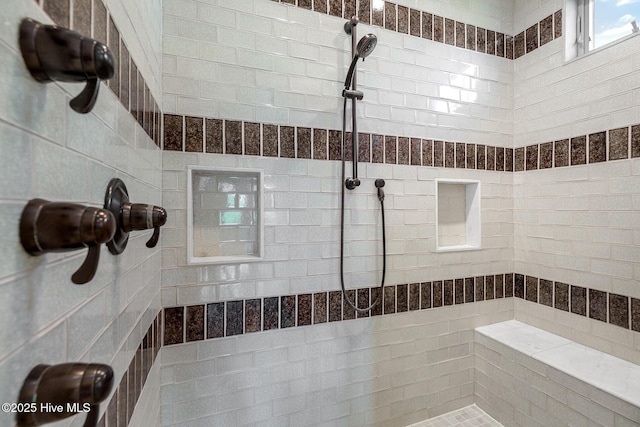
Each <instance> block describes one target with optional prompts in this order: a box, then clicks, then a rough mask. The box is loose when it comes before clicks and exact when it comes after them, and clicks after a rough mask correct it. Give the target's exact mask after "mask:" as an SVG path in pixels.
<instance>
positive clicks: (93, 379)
mask: <svg viewBox="0 0 640 427" xmlns="http://www.w3.org/2000/svg"><path fill="white" fill-rule="evenodd" d="M112 388H113V369H112V368H111V366H109V365H103V364H99V363H90V364H88V363H63V364H60V365H54V366H51V365H38V366H36V367H35V368H33V369H32V370H31V372H29V375H28V376H27V378H26V379H25V380H24V383H23V384H22V388H21V389H20V395H19V396H18V403H19V404H22V406H23V407H26V408H28V409H29V410H28V411H21V412H18V413H17V415H16V422H17V426H18V427H35V426H40V425H42V424H47V423H52V422H55V421H60V420H62V419H64V418H67V417H71V416H73V415H76V414H77V413H80V412H85V413H87V418H86V420H85V422H84V425H83V427H95V426H96V425H97V424H98V417H99V416H100V402H102V401H103V400H105V399H106V398H107V397H108V396H109V393H111V389H112Z"/></svg>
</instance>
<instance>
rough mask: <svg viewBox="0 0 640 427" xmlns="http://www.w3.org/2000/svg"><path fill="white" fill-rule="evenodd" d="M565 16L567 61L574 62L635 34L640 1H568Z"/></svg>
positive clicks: (639, 15) (639, 12) (639, 13)
mask: <svg viewBox="0 0 640 427" xmlns="http://www.w3.org/2000/svg"><path fill="white" fill-rule="evenodd" d="M566 16H567V22H566V26H567V35H568V37H567V41H566V42H567V59H573V58H575V57H576V56H581V55H584V54H586V53H589V52H591V51H592V50H594V49H598V48H600V47H602V46H605V45H607V44H609V43H612V42H614V41H617V40H620V39H624V38H627V37H629V36H631V35H633V34H636V33H637V32H638V31H639V29H638V24H637V21H638V20H639V19H640V0H567V2H566ZM571 36H573V37H571Z"/></svg>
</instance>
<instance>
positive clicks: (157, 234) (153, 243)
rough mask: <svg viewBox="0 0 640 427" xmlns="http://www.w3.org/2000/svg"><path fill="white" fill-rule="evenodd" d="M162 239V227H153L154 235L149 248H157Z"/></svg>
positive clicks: (148, 245) (149, 242)
mask: <svg viewBox="0 0 640 427" xmlns="http://www.w3.org/2000/svg"><path fill="white" fill-rule="evenodd" d="M159 239H160V227H153V235H151V238H150V239H149V241H148V242H147V247H148V248H155V247H156V245H157V244H158V240H159Z"/></svg>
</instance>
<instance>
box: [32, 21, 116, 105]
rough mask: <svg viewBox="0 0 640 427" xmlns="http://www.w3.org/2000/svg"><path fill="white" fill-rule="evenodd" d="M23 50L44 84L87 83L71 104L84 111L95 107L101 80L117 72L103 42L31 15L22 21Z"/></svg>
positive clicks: (34, 75) (34, 76) (36, 74)
mask: <svg viewBox="0 0 640 427" xmlns="http://www.w3.org/2000/svg"><path fill="white" fill-rule="evenodd" d="M20 50H21V51H22V58H23V59H24V63H25V65H26V66H27V68H28V69H29V72H30V73H31V75H32V76H33V78H35V79H36V80H37V81H39V82H41V83H49V82H52V81H61V82H87V86H86V87H85V88H84V90H83V91H82V92H81V93H80V95H78V96H76V97H75V98H73V99H72V100H71V102H70V103H69V105H70V106H71V108H72V109H73V110H74V111H76V112H78V113H81V114H86V113H88V112H90V111H91V110H92V109H93V106H94V105H95V103H96V99H97V98H98V89H99V88H100V84H99V83H100V80H108V79H110V78H111V77H113V75H114V72H115V66H116V64H115V59H114V58H113V55H112V54H111V51H109V48H107V46H105V45H104V44H103V43H100V42H98V41H96V40H94V39H91V38H88V37H83V36H82V35H80V34H78V33H76V32H75V31H71V30H69V29H66V28H61V27H58V26H56V25H43V24H41V23H40V22H38V21H34V20H33V19H30V18H25V19H23V20H22V23H21V24H20Z"/></svg>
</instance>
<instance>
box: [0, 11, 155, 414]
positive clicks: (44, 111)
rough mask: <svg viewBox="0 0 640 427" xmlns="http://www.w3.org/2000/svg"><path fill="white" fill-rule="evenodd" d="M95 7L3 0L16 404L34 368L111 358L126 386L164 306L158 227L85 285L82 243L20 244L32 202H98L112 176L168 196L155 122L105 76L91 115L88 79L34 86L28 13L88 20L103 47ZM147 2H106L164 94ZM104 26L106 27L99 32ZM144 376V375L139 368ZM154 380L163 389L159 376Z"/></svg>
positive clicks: (3, 113) (2, 113)
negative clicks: (77, 246) (65, 248)
mask: <svg viewBox="0 0 640 427" xmlns="http://www.w3.org/2000/svg"><path fill="white" fill-rule="evenodd" d="M93 3H94V5H92V2H89V3H88V6H89V7H93V6H95V9H92V10H94V13H93V15H92V14H88V16H89V17H91V16H93V17H94V18H95V19H93V20H92V21H93V22H92V21H87V20H86V19H85V20H84V21H83V19H82V18H86V16H87V15H82V12H86V10H81V8H80V6H79V3H78V2H76V6H77V7H76V9H75V12H74V11H72V12H71V13H69V10H70V9H69V5H68V4H67V5H66V16H65V13H64V12H65V7H62V2H60V5H59V6H60V7H59V9H58V10H51V9H52V8H51V7H49V5H45V8H44V11H43V9H41V8H40V7H39V5H38V2H34V1H20V0H9V1H8V2H4V3H3V14H2V17H1V18H0V22H2V25H0V28H1V30H0V57H1V58H2V59H1V60H0V69H1V73H2V77H1V78H0V96H1V97H2V99H3V102H2V103H0V129H2V132H1V133H0V135H1V136H0V146H1V147H2V149H3V152H2V156H0V174H1V176H2V181H3V182H4V183H5V185H4V186H3V187H4V189H3V190H0V193H1V194H0V206H1V208H0V212H1V213H0V218H1V220H0V232H1V233H2V235H3V236H4V237H3V243H2V246H1V249H0V251H1V252H2V257H0V259H1V261H0V264H1V268H0V290H1V291H2V296H3V297H2V298H1V300H2V301H3V302H2V306H3V307H2V315H0V330H2V333H1V335H2V338H1V341H2V345H1V346H0V347H1V348H2V350H1V351H0V378H2V387H0V389H1V390H0V401H2V402H15V400H16V396H17V395H18V392H19V390H20V387H21V386H22V383H23V381H24V379H25V378H26V376H27V374H28V373H29V371H30V370H31V369H32V368H33V367H35V366H36V365H37V364H56V363H63V362H75V361H83V362H99V363H107V364H110V365H111V366H112V367H113V368H114V372H115V382H116V385H117V384H119V383H120V381H121V378H122V377H123V375H125V374H126V373H127V370H128V368H129V366H130V362H131V361H132V359H134V355H135V354H136V351H137V349H138V348H139V347H140V345H141V344H142V341H143V338H144V337H145V334H146V333H147V331H148V328H149V325H151V324H152V323H153V322H154V319H155V318H156V316H157V314H158V312H159V311H160V307H161V301H160V268H161V252H160V248H159V247H158V248H156V249H154V250H152V249H148V248H146V247H145V246H144V244H145V242H146V241H147V240H148V237H149V233H140V232H138V233H133V234H132V235H131V238H130V240H129V244H128V247H127V250H126V252H125V253H124V255H122V256H119V257H114V256H113V255H111V254H110V253H109V252H108V251H107V249H106V247H103V248H102V251H101V257H100V265H99V268H98V271H97V274H96V276H95V278H94V279H93V280H92V281H91V282H89V283H88V284H86V285H82V286H78V285H75V284H73V283H72V282H71V280H70V277H71V274H73V272H74V271H75V270H76V269H77V268H78V267H79V266H80V264H81V263H82V261H83V258H84V256H85V251H84V250H83V251H77V252H72V253H62V254H46V255H44V256H41V257H37V258H36V257H31V256H29V255H28V254H27V253H26V252H24V250H23V249H22V247H21V245H20V242H19V236H18V223H19V220H20V215H21V212H22V209H23V208H24V206H25V205H26V203H27V201H28V200H29V199H32V198H43V199H47V200H50V201H72V202H74V203H82V204H86V205H89V206H94V207H101V206H102V204H103V201H104V194H105V191H106V187H107V184H108V183H109V180H110V179H111V178H113V177H119V178H121V179H123V180H124V181H125V182H126V184H127V187H128V189H129V194H130V195H131V196H132V198H133V199H135V201H140V202H145V203H152V204H156V205H161V204H162V193H161V186H162V174H161V166H162V162H161V158H162V153H161V151H160V150H159V149H158V147H157V146H156V144H155V143H154V141H153V140H152V139H151V138H150V137H149V135H152V134H153V132H150V131H152V130H153V129H152V128H151V127H149V124H150V121H149V115H145V116H144V118H143V119H142V120H140V124H145V125H146V126H145V128H144V129H143V128H142V127H141V126H139V125H138V124H137V123H136V117H134V116H133V114H134V111H135V112H137V110H135V109H134V108H132V110H131V113H130V112H129V111H127V110H125V109H124V108H123V107H122V104H121V102H120V101H119V99H118V97H116V96H114V93H113V92H112V91H111V90H110V89H109V87H107V86H108V85H107V84H105V85H102V87H101V88H100V89H101V90H100V94H99V97H98V100H97V104H96V106H95V109H94V111H93V112H92V113H90V114H87V115H79V114H77V113H75V112H73V111H72V110H71V109H70V107H69V106H68V103H69V101H70V99H71V97H74V96H76V95H77V93H78V92H80V91H81V90H82V85H71V84H57V83H51V84H47V85H43V84H41V83H38V82H36V81H35V80H34V79H33V78H32V77H31V76H30V75H29V72H28V70H27V69H26V67H25V66H24V62H23V60H22V57H21V55H20V53H19V52H20V49H19V46H18V36H17V35H18V27H19V24H20V21H21V20H22V19H23V18H25V17H31V18H33V19H36V20H38V21H41V22H44V23H51V22H52V20H51V18H50V17H49V16H47V15H46V14H45V11H49V12H52V13H56V18H59V19H62V20H66V21H67V22H69V23H70V24H71V26H72V28H74V29H78V30H80V27H81V26H83V27H82V28H84V31H82V32H83V33H84V34H85V35H91V34H92V31H93V34H96V37H97V38H99V39H100V41H102V42H105V43H106V42H107V39H106V36H107V26H108V25H107V24H108V22H107V11H105V10H104V7H100V6H101V5H102V2H98V1H95V2H93ZM143 3H144V4H142V3H141V4H133V3H132V4H126V5H125V4H124V3H122V2H117V1H108V2H106V6H107V9H108V14H110V15H111V16H112V17H113V20H114V23H115V26H117V28H118V30H119V31H120V33H121V35H122V38H123V40H124V41H125V43H126V45H127V47H129V49H130V51H131V57H132V58H133V60H134V61H135V64H138V65H139V66H140V72H141V73H142V75H143V76H144V78H145V80H146V81H147V83H148V86H149V87H150V89H151V92H152V93H153V95H154V97H155V98H156V99H160V97H159V94H160V93H161V89H160V81H161V77H162V76H161V67H160V60H161V57H160V55H159V46H160V44H161V30H160V25H159V23H160V19H161V14H162V10H161V7H160V2H159V1H155V0H154V1H149V2H143ZM101 12H102V14H101ZM52 17H53V16H52ZM100 17H101V18H100ZM115 26H114V27H113V28H115ZM134 27H135V30H134ZM101 31H104V33H102V36H101V37H98V34H100V32H101ZM114 34H115V33H114ZM103 37H104V38H103ZM141 99H143V98H141ZM145 101H146V99H145ZM147 105H150V104H147ZM135 107H137V105H136V106H135ZM147 113H148V111H147ZM158 117H161V116H160V114H158ZM158 129H160V128H159V127H158ZM157 135H158V136H159V132H157ZM158 332H159V331H158ZM159 336H160V335H158V337H159ZM136 360H137V358H136ZM135 372H138V373H140V371H139V370H137V369H136V370H135ZM152 387H155V389H156V393H158V392H159V383H158V381H156V384H155V385H153V386H152ZM125 389H126V387H125ZM114 395H115V387H114ZM125 395H126V393H125ZM108 403H109V400H107V401H106V402H105V404H103V405H102V407H101V412H102V413H105V412H106V409H107V404H108ZM132 409H133V407H132ZM155 410H156V411H158V408H156V409H155ZM76 418H79V417H76ZM103 419H104V418H103ZM14 421H15V414H12V413H2V414H0V424H3V425H13V424H14ZM80 421H82V420H80V419H76V420H72V419H69V420H67V421H65V422H63V423H60V425H79V424H78V423H79V422H80ZM114 425H115V424H114Z"/></svg>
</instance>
